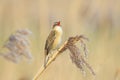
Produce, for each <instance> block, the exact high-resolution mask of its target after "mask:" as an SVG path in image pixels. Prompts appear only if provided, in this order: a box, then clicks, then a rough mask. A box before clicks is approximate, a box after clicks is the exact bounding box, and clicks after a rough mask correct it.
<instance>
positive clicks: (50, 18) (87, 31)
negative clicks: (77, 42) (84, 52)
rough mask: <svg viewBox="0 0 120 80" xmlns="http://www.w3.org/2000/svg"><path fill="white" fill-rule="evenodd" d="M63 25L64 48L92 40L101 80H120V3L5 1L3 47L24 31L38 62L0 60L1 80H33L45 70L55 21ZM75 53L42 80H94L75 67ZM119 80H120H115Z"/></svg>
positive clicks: (0, 26) (0, 24)
mask: <svg viewBox="0 0 120 80" xmlns="http://www.w3.org/2000/svg"><path fill="white" fill-rule="evenodd" d="M59 20H60V21H61V24H62V28H63V30H64V35H63V42H64V41H65V40H66V39H67V38H68V37H70V36H75V35H80V34H84V35H86V36H87V37H88V38H89V39H90V42H89V43H88V48H89V58H88V62H89V64H90V65H91V66H92V67H93V69H94V70H95V72H96V77H95V80H120V1H119V0H0V47H2V45H3V44H4V42H5V41H6V40H7V39H8V37H9V36H10V34H11V33H13V32H15V31H16V30H18V29H21V28H28V29H30V30H31V31H32V32H33V35H32V36H31V37H30V40H31V51H32V55H33V57H34V59H33V61H32V62H29V61H27V60H26V59H24V60H23V61H21V62H20V63H18V64H14V63H12V62H10V61H7V60H5V59H3V58H2V57H0V80H31V79H32V78H33V76H34V75H35V74H36V72H37V70H38V69H39V68H40V66H41V65H42V64H43V59H44V50H43V49H44V44H45V40H46V37H47V36H48V32H49V31H50V29H51V26H52V24H53V22H54V21H59ZM68 54H69V51H66V52H64V53H63V54H62V55H60V56H59V57H58V58H57V59H56V60H55V61H54V62H53V63H52V65H50V66H49V67H48V68H47V70H46V71H45V72H44V73H43V74H42V75H41V77H40V78H41V79H40V80H93V78H94V77H93V76H92V75H91V74H90V73H89V71H87V72H88V73H87V75H86V77H84V76H83V75H82V73H81V72H80V70H79V69H78V68H76V66H75V65H74V64H73V63H72V62H71V60H70V57H69V55H68ZM115 78H116V79H115Z"/></svg>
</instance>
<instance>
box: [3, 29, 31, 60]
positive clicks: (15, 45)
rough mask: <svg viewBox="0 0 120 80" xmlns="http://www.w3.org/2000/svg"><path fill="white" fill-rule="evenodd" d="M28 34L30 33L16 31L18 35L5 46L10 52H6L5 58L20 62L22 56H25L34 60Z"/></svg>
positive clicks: (14, 35)
mask: <svg viewBox="0 0 120 80" xmlns="http://www.w3.org/2000/svg"><path fill="white" fill-rule="evenodd" d="M28 34H30V31H28V30H23V29H22V30H18V31H16V33H14V34H12V35H11V36H10V37H9V38H8V41H7V42H6V43H5V45H4V48H7V49H8V50H9V52H5V56H4V57H5V58H6V59H7V60H11V61H12V62H15V61H16V62H18V60H20V58H21V56H25V57H26V58H27V59H32V54H31V52H30V49H29V48H30V43H29V39H28V36H26V35H28ZM17 59H18V60H17Z"/></svg>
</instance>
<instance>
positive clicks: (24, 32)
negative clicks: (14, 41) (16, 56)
mask: <svg viewBox="0 0 120 80" xmlns="http://www.w3.org/2000/svg"><path fill="white" fill-rule="evenodd" d="M16 33H20V34H22V35H29V34H32V32H31V31H30V30H28V29H19V30H17V31H16Z"/></svg>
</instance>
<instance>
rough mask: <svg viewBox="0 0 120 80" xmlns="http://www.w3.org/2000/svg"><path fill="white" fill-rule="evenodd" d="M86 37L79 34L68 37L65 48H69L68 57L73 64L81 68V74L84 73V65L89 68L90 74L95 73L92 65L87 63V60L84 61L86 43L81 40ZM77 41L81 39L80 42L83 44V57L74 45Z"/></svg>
mask: <svg viewBox="0 0 120 80" xmlns="http://www.w3.org/2000/svg"><path fill="white" fill-rule="evenodd" d="M82 39H83V40H84V39H85V40H86V39H87V40H88V38H86V37H84V36H82V35H80V36H75V37H70V38H69V39H68V43H67V48H68V49H69V51H70V52H71V53H70V58H71V60H72V62H73V63H75V65H76V66H77V67H78V68H79V69H80V70H81V72H82V74H83V75H85V73H86V72H85V66H86V67H87V68H88V69H89V70H90V72H91V73H92V75H95V72H94V70H93V69H92V67H91V66H90V65H89V64H88V63H87V61H85V59H84V58H85V57H86V56H87V47H86V44H85V43H84V42H83V40H82ZM77 41H81V44H82V45H83V51H84V55H85V57H83V56H82V54H81V52H80V49H79V48H78V47H77V46H76V45H75V43H76V42H77Z"/></svg>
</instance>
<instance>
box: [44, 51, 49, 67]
mask: <svg viewBox="0 0 120 80" xmlns="http://www.w3.org/2000/svg"><path fill="white" fill-rule="evenodd" d="M47 62H48V51H47V50H45V58H44V67H46V64H47Z"/></svg>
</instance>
